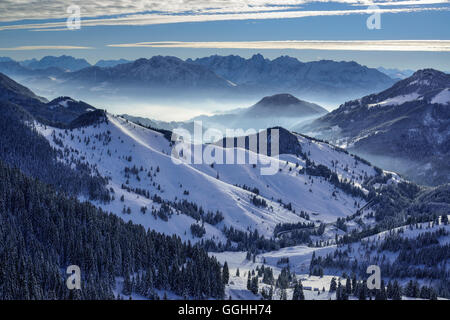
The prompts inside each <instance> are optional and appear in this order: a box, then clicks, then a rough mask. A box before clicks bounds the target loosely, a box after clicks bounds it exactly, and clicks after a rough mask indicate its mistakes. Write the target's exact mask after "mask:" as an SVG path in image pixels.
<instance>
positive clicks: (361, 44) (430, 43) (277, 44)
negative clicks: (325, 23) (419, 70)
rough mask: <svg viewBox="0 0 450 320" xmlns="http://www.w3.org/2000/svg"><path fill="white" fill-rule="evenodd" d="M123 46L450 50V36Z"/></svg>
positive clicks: (126, 45) (120, 45)
mask: <svg viewBox="0 0 450 320" xmlns="http://www.w3.org/2000/svg"><path fill="white" fill-rule="evenodd" d="M109 47H119V48H130V47H137V48H146V47H151V48H201V49H294V50H308V49H310V50H356V51H441V52H450V40H377V41H372V40H370V41H369V40H359V41H296V40H286V41H221V42H177V41H172V42H168V41H163V42H138V43H123V44H110V45H109Z"/></svg>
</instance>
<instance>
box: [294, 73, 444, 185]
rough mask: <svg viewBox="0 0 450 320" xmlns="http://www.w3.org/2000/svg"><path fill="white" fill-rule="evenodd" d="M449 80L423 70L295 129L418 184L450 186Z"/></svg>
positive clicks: (442, 75)
mask: <svg viewBox="0 0 450 320" xmlns="http://www.w3.org/2000/svg"><path fill="white" fill-rule="evenodd" d="M449 90H450V75H448V74H446V73H443V72H440V71H437V70H433V69H424V70H419V71H417V72H415V73H414V74H413V75H412V76H411V77H409V78H407V79H404V80H401V81H399V82H397V83H396V84H395V85H394V86H392V87H391V88H389V89H387V90H385V91H382V92H380V93H378V94H372V95H368V96H365V97H363V98H361V99H358V100H353V101H349V102H346V103H345V104H343V105H341V106H340V107H339V108H338V109H336V110H334V111H332V112H330V113H329V114H327V115H325V116H323V117H321V118H319V119H317V120H315V121H313V122H312V123H311V124H308V125H306V126H302V127H301V128H296V129H298V130H300V131H301V132H305V133H306V134H309V135H314V136H317V137H320V138H324V139H327V140H329V141H331V142H332V143H334V144H336V145H341V146H343V147H345V148H348V149H349V150H352V152H356V153H358V154H360V155H361V156H363V157H364V158H366V159H368V160H370V161H372V162H373V163H375V164H377V165H379V166H380V167H382V168H385V169H388V170H393V171H396V172H399V173H402V174H404V175H405V176H406V177H408V178H409V179H410V180H413V181H415V182H417V183H423V184H430V185H438V184H442V183H447V182H449V181H450V168H449V166H448V161H447V159H448V153H449V151H450V149H449V143H448V141H450V140H449V138H450V108H449V104H450V94H449Z"/></svg>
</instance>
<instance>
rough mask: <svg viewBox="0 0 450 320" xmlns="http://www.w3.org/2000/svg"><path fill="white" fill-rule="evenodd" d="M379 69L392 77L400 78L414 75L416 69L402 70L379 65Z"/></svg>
mask: <svg viewBox="0 0 450 320" xmlns="http://www.w3.org/2000/svg"><path fill="white" fill-rule="evenodd" d="M377 70H378V71H380V72H383V73H384V74H386V75H388V76H389V77H391V78H392V79H398V80H402V79H405V78H408V77H410V76H412V74H413V73H414V70H409V69H407V70H400V69H393V68H383V67H379V68H377Z"/></svg>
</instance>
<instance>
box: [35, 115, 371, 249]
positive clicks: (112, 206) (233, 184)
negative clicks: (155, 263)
mask: <svg viewBox="0 0 450 320" xmlns="http://www.w3.org/2000/svg"><path fill="white" fill-rule="evenodd" d="M36 128H37V129H38V131H39V132H40V133H41V134H43V135H44V136H45V137H46V138H47V139H48V140H49V142H50V143H51V144H52V146H54V147H55V148H58V149H60V150H62V151H64V154H65V156H64V159H61V160H62V161H67V162H68V161H70V159H71V158H72V157H75V158H76V159H80V160H82V161H83V162H85V163H87V164H89V166H91V167H93V168H96V169H97V170H98V171H99V173H100V174H101V175H102V176H104V177H108V178H109V185H108V187H109V188H113V189H114V197H115V200H113V201H111V202H110V203H108V204H103V203H96V204H97V205H99V206H101V207H102V208H103V209H105V210H107V211H111V212H113V213H115V214H118V215H120V216H121V217H122V218H123V219H125V220H132V221H133V222H136V223H139V224H142V225H143V226H145V227H146V228H152V229H155V230H158V231H160V232H164V233H167V234H177V235H179V236H180V237H182V239H185V240H191V241H197V240H199V238H195V237H193V236H192V235H191V232H190V230H189V228H190V225H191V224H193V223H195V220H194V219H193V218H191V217H190V216H188V215H185V214H182V212H177V210H174V212H175V214H173V215H172V216H171V217H170V218H169V219H168V221H167V222H166V221H164V220H162V219H160V218H157V219H155V218H154V217H153V216H152V215H151V214H149V212H147V213H146V214H143V213H142V212H141V211H140V209H141V208H142V207H147V209H148V211H151V208H152V207H153V208H154V209H155V210H159V208H160V207H161V205H160V204H159V203H155V202H153V201H152V200H151V199H148V198H147V197H145V196H142V195H139V194H136V192H133V191H127V190H126V189H122V188H121V186H122V185H126V186H127V187H131V188H132V189H136V188H140V189H145V190H148V191H149V192H150V195H151V196H153V195H155V194H156V195H158V196H159V197H161V198H162V199H166V200H169V201H172V202H177V201H179V200H182V199H185V200H187V201H189V202H193V203H195V204H197V205H198V206H201V207H202V208H203V210H205V212H206V211H211V212H216V211H217V210H218V211H220V212H221V213H222V214H223V217H224V219H223V221H221V222H219V223H218V224H216V225H212V224H209V223H205V224H204V226H205V229H206V238H210V239H214V240H219V241H225V238H224V236H223V234H222V232H221V230H222V228H223V226H228V227H230V226H233V227H234V228H235V229H238V230H242V231H246V230H254V229H255V228H256V229H257V230H258V232H259V233H260V234H261V235H264V236H266V237H267V238H270V237H272V236H273V230H274V227H275V225H277V224H279V223H296V222H305V219H304V218H302V217H300V215H299V213H300V212H301V211H305V212H306V213H308V214H312V213H313V214H314V216H315V220H318V221H321V222H334V221H335V220H336V219H337V218H338V217H346V216H348V215H351V214H353V213H354V212H355V211H356V210H357V209H358V207H357V206H355V202H356V203H358V204H359V205H360V206H362V205H364V203H365V201H364V200H363V199H360V198H357V197H356V198H355V197H354V196H351V195H349V194H347V193H345V192H343V191H341V190H339V189H336V187H335V186H333V185H332V184H330V182H328V181H326V180H325V179H322V178H320V177H314V178H313V179H310V177H309V176H308V175H305V174H300V173H299V170H300V169H302V168H303V166H304V165H305V161H304V160H303V159H301V158H298V157H296V156H293V155H281V156H280V159H279V160H278V161H279V168H280V172H278V173H277V174H275V175H272V176H270V175H268V176H263V175H260V168H261V167H264V166H265V164H263V163H258V164H257V165H256V166H255V167H253V165H251V164H233V165H228V164H222V165H220V164H215V165H214V166H211V165H209V164H195V165H190V164H186V163H182V164H179V165H177V164H175V163H174V162H173V161H172V159H171V155H170V154H171V151H172V147H171V145H170V143H169V141H167V140H166V138H165V137H164V136H163V134H161V133H159V132H156V131H153V130H150V129H147V128H144V127H141V126H139V125H136V124H134V123H131V122H128V121H127V120H125V119H123V118H120V117H115V116H112V115H108V122H104V123H101V124H98V125H94V126H89V127H84V128H77V129H74V130H71V131H70V130H63V129H57V128H52V127H48V126H47V127H45V126H43V125H40V124H39V123H36ZM299 141H300V142H301V144H302V145H303V146H304V148H305V150H306V152H309V153H310V154H311V156H310V158H311V159H313V160H314V161H316V162H317V163H321V164H324V165H326V166H330V169H332V168H331V165H330V164H331V162H332V161H333V163H334V162H336V163H338V165H337V166H336V169H335V170H336V171H337V173H338V174H339V176H340V177H342V178H345V179H348V180H350V181H353V182H354V183H355V186H357V185H359V184H360V183H361V182H362V180H363V177H365V176H373V175H375V171H374V169H373V168H372V167H370V166H368V165H366V164H364V163H362V162H358V161H355V158H353V157H352V156H350V155H348V154H346V153H344V152H341V151H337V150H334V149H333V148H332V147H330V146H327V145H326V144H325V143H319V142H313V141H308V139H306V138H304V137H301V136H299ZM203 147H204V148H205V146H203ZM215 148H216V149H217V151H216V152H219V151H220V152H225V151H224V150H223V149H222V148H220V147H215ZM241 151H242V150H241ZM234 152H237V150H236V149H234ZM245 152H246V157H247V158H248V156H249V154H248V153H249V152H248V151H245ZM125 167H128V168H132V167H135V168H137V169H138V172H137V174H130V173H128V175H127V173H126V172H125ZM347 167H348V168H347ZM346 168H347V169H346ZM347 170H348V171H347ZM127 180H128V184H127V183H126V182H127ZM244 185H245V186H247V187H249V188H251V189H253V188H257V189H258V190H259V196H258V198H259V199H264V200H265V201H266V203H267V206H266V207H264V206H255V204H253V203H252V197H254V196H255V194H254V193H252V192H250V191H248V190H244V188H243V186H244ZM333 192H335V194H336V195H335V196H334V197H333V196H332V194H333ZM122 196H123V198H124V201H123V202H122V201H120V198H121V197H122ZM279 199H281V201H282V203H279V202H278V200H279ZM288 203H291V204H292V209H291V210H288V209H286V208H285V206H284V205H282V204H288ZM124 207H126V208H128V207H129V208H130V211H131V213H130V214H128V213H122V212H123V211H124ZM125 211H126V210H125ZM178 213H179V214H178Z"/></svg>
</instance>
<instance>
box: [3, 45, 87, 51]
mask: <svg viewBox="0 0 450 320" xmlns="http://www.w3.org/2000/svg"><path fill="white" fill-rule="evenodd" d="M84 49H93V48H92V47H80V46H20V47H11V48H0V51H28V50H84Z"/></svg>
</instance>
